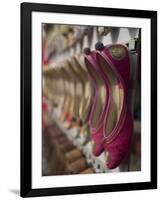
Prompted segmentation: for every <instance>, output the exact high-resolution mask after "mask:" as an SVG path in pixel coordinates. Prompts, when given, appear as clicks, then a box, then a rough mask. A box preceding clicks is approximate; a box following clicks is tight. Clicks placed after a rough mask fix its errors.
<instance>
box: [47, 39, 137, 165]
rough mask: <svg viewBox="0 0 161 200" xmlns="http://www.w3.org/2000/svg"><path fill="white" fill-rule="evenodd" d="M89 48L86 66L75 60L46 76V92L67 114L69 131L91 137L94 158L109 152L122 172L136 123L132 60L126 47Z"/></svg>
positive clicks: (109, 158) (109, 159)
mask: <svg viewBox="0 0 161 200" xmlns="http://www.w3.org/2000/svg"><path fill="white" fill-rule="evenodd" d="M95 47H96V49H95V50H94V51H91V50H90V49H89V48H85V49H84V63H85V64H80V60H79V58H76V57H73V58H71V59H69V60H67V61H65V62H64V63H62V64H61V66H60V67H57V68H54V69H52V72H51V71H50V70H49V71H50V72H49V71H48V72H46V74H45V82H44V91H47V94H48V98H50V99H51V101H53V103H54V105H57V106H58V107H59V108H60V110H61V115H60V120H61V121H62V123H64V124H65V126H66V128H68V129H69V128H72V127H77V128H79V129H80V133H86V134H89V135H90V139H91V141H92V144H93V154H94V155H95V156H99V155H100V154H101V153H103V152H106V153H107V158H106V159H107V160H106V163H107V164H106V165H107V167H108V168H109V169H113V168H116V167H117V166H119V165H120V163H121V162H122V161H123V160H124V159H125V158H126V156H127V155H128V153H129V149H130V145H131V138H132V132H133V119H132V114H131V112H130V109H129V105H128V92H129V81H130V58H129V52H128V49H127V47H126V46H124V45H122V44H111V45H107V46H104V45H103V44H102V43H100V42H99V43H97V44H96V45H95Z"/></svg>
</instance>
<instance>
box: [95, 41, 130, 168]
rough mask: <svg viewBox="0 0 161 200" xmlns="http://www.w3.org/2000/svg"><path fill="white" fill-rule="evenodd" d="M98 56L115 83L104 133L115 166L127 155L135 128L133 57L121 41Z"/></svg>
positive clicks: (109, 164)
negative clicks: (131, 87) (131, 107)
mask: <svg viewBox="0 0 161 200" xmlns="http://www.w3.org/2000/svg"><path fill="white" fill-rule="evenodd" d="M96 59H97V62H98V64H99V66H100V67H101V69H102V71H103V73H104V75H105V76H106V77H108V79H109V81H110V85H111V87H110V88H109V107H108V108H107V112H106V116H105V120H104V126H103V133H104V150H105V151H107V152H108V153H109V159H108V160H107V167H108V168H109V169H113V168H116V167H117V166H119V164H120V163H121V162H122V161H123V159H124V158H125V157H126V156H127V154H128V151H129V147H130V144H131V136H132V132H133V119H132V114H131V112H130V110H129V108H128V86H129V77H130V60H129V54H128V50H127V48H126V47H125V46H124V45H120V44H114V45H108V46H106V47H104V48H102V49H100V51H97V54H96Z"/></svg>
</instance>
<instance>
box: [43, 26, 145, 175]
mask: <svg viewBox="0 0 161 200" xmlns="http://www.w3.org/2000/svg"><path fill="white" fill-rule="evenodd" d="M140 60H141V29H139V28H136V27H135V28H128V27H108V26H106V27H99V26H82V25H81V26H80V25H66V24H65V25H62V24H42V176H51V175H68V174H69V175H72V174H92V173H93V174H94V173H115V172H128V171H140V170H141V61H140Z"/></svg>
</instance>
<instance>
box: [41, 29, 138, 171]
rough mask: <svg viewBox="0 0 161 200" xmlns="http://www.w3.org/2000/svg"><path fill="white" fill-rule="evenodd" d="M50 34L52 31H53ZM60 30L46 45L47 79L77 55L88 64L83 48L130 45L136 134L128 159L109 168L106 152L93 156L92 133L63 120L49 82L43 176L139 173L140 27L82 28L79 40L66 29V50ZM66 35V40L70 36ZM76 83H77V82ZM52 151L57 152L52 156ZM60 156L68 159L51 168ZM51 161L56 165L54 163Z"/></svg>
mask: <svg viewBox="0 0 161 200" xmlns="http://www.w3.org/2000/svg"><path fill="white" fill-rule="evenodd" d="M51 29H52V28H51ZM50 31H51V32H52V30H50ZM56 31H57V30H55V31H53V33H51V34H50V37H49V38H48V39H47V42H46V43H47V44H45V46H47V47H46V52H45V53H44V54H45V55H44V57H47V58H48V60H49V61H48V62H44V66H43V77H46V75H47V76H49V77H50V74H52V73H53V69H56V68H60V66H62V63H64V62H66V60H70V59H71V58H72V57H74V56H77V55H79V62H80V63H81V65H84V56H83V49H84V48H86V47H88V48H91V49H93V50H94V49H95V44H96V43H97V42H98V41H100V42H102V43H103V44H104V45H108V44H117V43H119V44H124V45H126V46H127V48H128V50H129V56H130V64H131V78H130V90H129V96H128V103H129V106H130V109H131V112H132V114H133V117H134V123H133V124H134V130H133V132H134V133H133V139H132V145H131V149H130V151H129V155H128V157H127V158H126V159H125V160H124V161H123V162H122V163H121V164H120V165H119V166H118V167H116V168H115V169H112V170H110V169H108V168H107V167H106V156H107V155H106V154H105V153H102V154H101V155H100V156H98V157H95V156H94V155H93V153H92V142H91V140H90V136H89V133H87V134H84V133H83V132H82V131H81V130H80V127H77V126H72V127H69V126H68V127H67V126H66V123H65V122H64V121H63V120H62V119H61V115H62V110H61V107H59V106H57V103H55V101H54V98H53V96H52V92H53V93H54V90H55V88H53V85H52V84H53V83H52V84H51V82H50V81H49V83H48V84H47V82H45V81H43V84H44V87H43V88H44V91H43V93H45V94H47V93H48V95H47V98H46V100H45V102H46V104H47V105H48V109H47V110H46V111H45V114H44V115H46V116H48V117H46V116H45V124H46V127H45V128H44V131H43V134H42V135H43V136H42V137H43V141H44V142H43V145H44V149H45V150H44V152H43V174H44V175H49V174H53V173H54V172H53V171H52V169H57V171H59V172H58V174H74V173H82V174H83V173H111V172H120V171H139V170H140V169H141V147H140V145H141V104H140V102H141V97H140V96H141V95H140V91H141V89H140V85H141V84H140V82H141V80H140V74H141V67H140V56H141V55H140V39H141V33H140V30H139V29H137V28H116V27H79V28H78V30H77V32H76V33H75V34H77V35H76V39H75V40H72V36H70V31H71V30H70V28H69V30H67V28H65V31H67V32H68V37H69V38H70V37H71V38H70V39H69V38H68V40H67V41H66V42H65V44H64V43H63V48H59V46H61V45H60V44H61V43H62V38H59V37H57V38H56V36H55V35H56V33H55V32H56ZM64 35H65V37H66V34H64ZM55 38H56V39H55ZM64 46H65V47H64ZM51 77H52V76H51ZM44 79H45V78H44ZM78 79H79V78H78ZM73 80H74V81H77V80H76V79H73ZM80 81H81V79H80ZM56 84H58V83H56ZM49 91H50V92H49ZM59 101H61V99H59ZM55 130H59V131H55ZM54 132H59V133H60V135H61V137H62V141H63V140H64V141H65V143H67V144H68V143H69V146H68V145H67V144H65V143H64V145H65V146H66V147H61V142H62V141H61V142H60V141H59V142H57V140H56V139H55V138H56V136H54ZM44 135H45V136H44ZM44 138H45V139H44ZM63 138H64V139H63ZM54 147H56V149H58V151H59V149H60V151H59V152H57V150H51V149H54ZM63 148H64V149H63ZM52 151H53V152H55V151H56V152H55V154H54V153H53V155H50V156H49V154H51V152H52ZM56 154H58V157H59V154H61V156H62V157H63V158H64V159H62V160H61V161H60V160H59V159H58V160H59V162H58V161H57V160H55V162H56V163H59V164H58V166H55V167H49V166H50V165H54V161H53V157H56V156H55V155H56ZM49 157H50V158H49ZM50 160H51V162H52V164H50ZM64 160H65V162H64ZM60 165H61V167H60ZM59 167H60V168H61V169H60V170H58V168H59ZM49 168H50V169H49Z"/></svg>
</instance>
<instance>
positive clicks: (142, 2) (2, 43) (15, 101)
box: [0, 0, 161, 200]
mask: <svg viewBox="0 0 161 200" xmlns="http://www.w3.org/2000/svg"><path fill="white" fill-rule="evenodd" d="M20 2H22V1H20V0H5V1H3V2H2V1H1V5H0V25H1V31H0V58H1V62H0V70H1V73H0V81H1V82H0V91H1V98H0V106H1V108H0V119H1V120H0V123H1V131H0V132H1V139H0V148H1V149H0V199H6V200H8V199H9V200H12V199H13V200H14V199H20V197H19V196H18V190H19V161H20V159H19V149H20V148H19V141H20V139H19V138H20V133H19V120H20V119H19V118H20V116H19V112H20V109H19V104H20V101H19V96H20V94H19V87H20V84H19V82H20V77H19V74H20V69H19V66H20V64H19V60H20V59H19V56H20V48H19V47H20V21H19V20H20V9H19V8H20V5H19V4H20ZM34 2H43V1H41V0H39V1H37V0H35V1H34ZM46 2H48V3H59V4H61V3H62V4H77V5H86V6H87V5H88V6H102V7H114V8H135V9H145V10H146V9H149V10H158V11H159V13H158V18H159V19H158V21H159V23H158V24H160V12H161V7H160V6H159V2H160V1H159V0H152V1H147V0H134V1H129V0H108V1H107V0H99V1H97V0H88V1H87V0H79V1H78V0H77V1H76V0H68V1H67V0H55V1H46ZM160 33H161V31H160V27H159V32H158V35H160ZM158 44H160V38H158ZM160 50H161V48H160V46H159V48H158V52H161V51H160ZM160 61H161V60H160V57H159V63H158V66H159V65H160V66H161V62H160ZM159 68H160V67H158V69H159ZM160 72H161V71H160V69H159V70H158V74H161V73H160ZM160 80H161V79H160ZM158 85H161V83H160V84H158ZM158 102H161V96H160V97H159V100H158ZM159 108H160V106H159V107H158V110H159ZM159 117H161V116H160V113H159ZM159 128H161V127H159ZM159 130H160V129H159ZM158 132H159V131H158ZM158 136H159V137H158V141H161V140H160V139H161V136H160V134H158ZM159 146H160V147H159V150H161V149H160V148H161V145H159ZM160 167H161V159H159V166H158V169H159V168H160ZM160 175H161V174H160V171H159V173H158V177H161V176H160ZM159 195H161V189H160V180H159V189H158V190H145V191H136V192H134V191H132V192H119V193H107V194H89V195H83V196H80V195H77V196H66V197H65V198H66V199H70V200H71V199H79V200H80V199H82V198H84V199H88V198H91V199H95V200H96V199H99V200H100V199H105V198H107V199H110V200H114V199H119V200H121V199H124V200H126V199H127V200H129V199H130V200H136V199H144V200H146V199H155V200H157V199H160V198H159ZM63 198H64V197H62V196H61V197H48V198H47V197H42V198H40V199H63Z"/></svg>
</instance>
